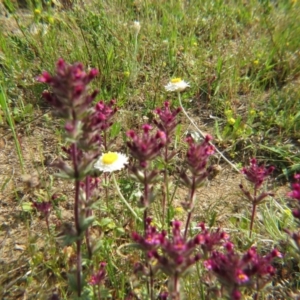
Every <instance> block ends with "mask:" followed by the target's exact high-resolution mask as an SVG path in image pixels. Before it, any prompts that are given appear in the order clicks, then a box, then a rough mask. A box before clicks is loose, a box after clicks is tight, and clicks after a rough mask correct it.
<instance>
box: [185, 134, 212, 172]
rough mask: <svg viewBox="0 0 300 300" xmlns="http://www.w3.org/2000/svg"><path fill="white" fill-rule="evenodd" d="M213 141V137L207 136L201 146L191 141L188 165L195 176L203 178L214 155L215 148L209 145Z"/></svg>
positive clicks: (187, 155) (187, 159)
mask: <svg viewBox="0 0 300 300" xmlns="http://www.w3.org/2000/svg"><path fill="white" fill-rule="evenodd" d="M211 139H212V137H211V136H210V135H207V136H206V137H205V140H204V141H203V143H201V144H196V143H194V142H193V141H189V149H188V151H187V154H186V162H187V164H188V168H189V169H190V171H191V172H192V174H193V175H194V176H201V175H203V173H205V172H206V165H207V162H208V158H209V157H210V156H211V155H212V154H214V146H212V145H211V144H210V143H209V142H210V141H211ZM207 176H208V174H207Z"/></svg>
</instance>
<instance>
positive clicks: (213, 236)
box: [198, 223, 229, 257]
mask: <svg viewBox="0 0 300 300" xmlns="http://www.w3.org/2000/svg"><path fill="white" fill-rule="evenodd" d="M199 226H200V228H201V233H200V234H199V235H198V237H199V239H200V245H201V249H202V251H203V253H204V257H207V255H208V254H209V253H211V252H212V251H213V250H214V249H215V247H216V246H220V245H222V244H224V243H225V242H226V241H228V240H229V235H228V234H227V233H226V232H223V231H221V230H220V228H218V229H217V230H216V231H209V230H208V229H207V228H205V225H204V223H200V224H199ZM228 244H229V243H228Z"/></svg>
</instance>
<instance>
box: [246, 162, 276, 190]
mask: <svg viewBox="0 0 300 300" xmlns="http://www.w3.org/2000/svg"><path fill="white" fill-rule="evenodd" d="M274 169H275V168H274V167H273V166H271V167H269V168H265V166H259V165H258V164H257V160H256V158H252V159H251V160H250V166H249V167H244V168H243V169H242V173H243V174H245V176H246V178H247V180H249V181H250V182H251V183H253V184H254V188H255V189H258V188H259V187H260V186H261V185H262V184H263V182H264V181H265V179H266V177H267V176H269V175H270V174H271V173H272V172H273V171H274Z"/></svg>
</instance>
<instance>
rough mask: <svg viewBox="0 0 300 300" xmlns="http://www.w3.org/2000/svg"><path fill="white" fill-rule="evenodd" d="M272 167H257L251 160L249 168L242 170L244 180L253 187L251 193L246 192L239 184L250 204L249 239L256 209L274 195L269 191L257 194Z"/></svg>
mask: <svg viewBox="0 0 300 300" xmlns="http://www.w3.org/2000/svg"><path fill="white" fill-rule="evenodd" d="M274 169H275V168H274V167H273V166H271V167H268V168H266V167H265V166H259V165H258V164H257V160H256V159H255V158H252V159H251V160H250V166H249V167H244V168H243V169H242V171H241V172H242V174H245V176H246V179H247V180H248V181H249V182H250V183H251V184H252V185H253V191H252V192H251V191H250V190H247V189H245V188H244V186H243V185H242V184H240V185H239V186H240V189H241V191H242V192H243V194H244V195H245V196H246V198H247V199H248V200H249V202H250V203H251V204H252V215H251V223H250V230H249V232H250V237H251V235H252V229H253V224H254V217H255V214H256V207H257V205H259V204H260V203H262V202H263V200H264V199H265V198H266V197H268V196H274V194H273V193H272V192H270V191H262V192H260V193H259V190H260V188H261V186H262V184H263V183H264V181H265V180H266V178H267V176H269V175H270V174H271V173H272V172H273V171H274Z"/></svg>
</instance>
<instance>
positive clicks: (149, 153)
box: [127, 124, 166, 167]
mask: <svg viewBox="0 0 300 300" xmlns="http://www.w3.org/2000/svg"><path fill="white" fill-rule="evenodd" d="M142 129H143V134H142V135H141V136H139V135H137V134H136V133H135V131H134V130H129V131H128V132H127V136H128V137H129V138H130V139H131V141H128V142H127V146H128V148H129V150H130V152H131V155H132V156H133V157H134V158H136V159H137V160H138V161H140V165H141V166H143V167H145V166H147V161H150V160H152V159H154V158H155V157H157V156H158V155H159V154H160V150H161V149H162V148H163V147H164V145H165V144H166V134H165V133H164V132H163V131H157V132H156V133H155V134H153V135H151V130H152V127H151V126H150V125H148V124H145V125H143V127H142Z"/></svg>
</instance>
